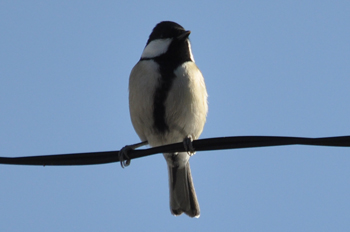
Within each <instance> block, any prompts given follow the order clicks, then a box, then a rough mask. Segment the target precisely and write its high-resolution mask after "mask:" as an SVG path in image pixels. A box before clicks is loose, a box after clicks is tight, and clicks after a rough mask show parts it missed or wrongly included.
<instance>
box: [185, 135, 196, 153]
mask: <svg viewBox="0 0 350 232" xmlns="http://www.w3.org/2000/svg"><path fill="white" fill-rule="evenodd" d="M192 142H193V137H192V135H187V137H186V138H185V139H184V141H183V144H184V147H185V150H186V152H187V154H188V155H189V156H193V155H194V154H196V151H195V150H194V147H193V143H192Z"/></svg>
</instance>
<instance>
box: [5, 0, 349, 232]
mask: <svg viewBox="0 0 350 232" xmlns="http://www.w3.org/2000/svg"><path fill="white" fill-rule="evenodd" d="M349 12H350V2H349V1H302V2H301V1H225V2H220V1H212V2H210V1H181V0H180V1H152V0H150V1H142V2H140V1H132V0H130V1H119V2H118V1H6V0H3V1H1V2H0V29H1V30H0V156H8V157H16V156H34V155H48V154H64V153H73V152H92V151H109V150H119V149H120V148H122V147H123V146H125V145H126V144H132V143H136V142H138V141H139V138H138V137H137V135H136V133H135V132H134V130H133V127H132V125H131V122H130V118H129V110H128V90H127V86H128V77H129V73H130V71H131V69H132V67H133V66H134V65H135V64H136V62H137V61H138V60H139V58H140V55H141V53H142V50H143V48H144V46H145V44H146V41H147V39H148V36H149V34H150V33H151V30H152V29H153V27H154V26H155V25H156V24H157V23H158V22H160V21H162V20H173V21H176V22H177V23H179V24H181V25H182V26H183V27H184V28H185V29H187V30H191V31H192V34H191V36H190V39H191V42H192V48H193V54H194V58H195V60H196V63H197V65H198V67H199V68H200V69H201V71H202V73H203V75H204V77H205V81H206V84H207V89H208V93H209V114H208V119H207V123H206V126H205V128H204V132H203V134H202V136H201V138H209V137H220V136H239V135H276V136H277V135H279V136H306V137H322V136H338V135H339V136H340V135H349V134H350V108H349V103H350V91H349V87H350V13H349ZM191 168H192V174H193V179H194V184H195V187H196V192H197V195H198V199H199V203H200V206H201V217H200V218H199V219H192V218H189V217H187V216H185V215H182V216H180V217H174V216H172V215H171V214H170V210H169V203H168V201H169V196H168V177H167V169H166V163H165V160H164V159H163V157H162V155H155V156H151V157H146V158H142V159H137V160H133V161H132V162H131V166H130V167H128V168H126V169H122V168H121V167H120V165H119V163H113V164H106V165H92V166H79V167H78V166H71V167H40V166H14V165H0V231H7V232H9V231H75V232H76V231H227V230H230V231H348V230H349V229H350V197H349V196H350V148H334V147H312V146H283V147H270V148H253V149H239V150H225V151H215V152H199V153H197V154H196V155H195V156H194V157H192V158H191Z"/></svg>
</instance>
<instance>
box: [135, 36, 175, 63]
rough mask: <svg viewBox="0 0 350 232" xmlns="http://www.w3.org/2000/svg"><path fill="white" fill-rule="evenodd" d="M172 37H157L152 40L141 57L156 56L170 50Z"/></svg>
mask: <svg viewBox="0 0 350 232" xmlns="http://www.w3.org/2000/svg"><path fill="white" fill-rule="evenodd" d="M171 40H172V39H157V40H153V41H151V42H150V43H149V44H148V45H147V46H146V47H145V49H144V50H143V53H142V55H141V58H154V57H157V56H160V55H162V54H164V53H166V51H167V50H168V47H169V45H170V43H171Z"/></svg>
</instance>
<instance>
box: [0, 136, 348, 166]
mask: <svg viewBox="0 0 350 232" xmlns="http://www.w3.org/2000/svg"><path fill="white" fill-rule="evenodd" d="M283 145H314V146H333V147H350V136H338V137H323V138H304V137H283V136H235V137H221V138H209V139H199V140H194V141H193V147H194V149H195V151H210V150H224V149H238V148H251V147H267V146H283ZM183 151H185V148H184V146H183V143H174V144H169V145H165V146H160V147H154V148H149V149H139V150H132V151H130V153H129V154H128V156H129V157H130V159H136V158H141V157H145V156H149V155H154V154H158V153H169V152H183ZM118 152H119V151H103V152H85V153H71V154H57V155H45V156H27V157H0V164H16V165H41V166H60V165H92V164H105V163H113V162H119V158H118Z"/></svg>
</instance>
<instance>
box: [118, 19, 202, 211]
mask: <svg viewBox="0 0 350 232" xmlns="http://www.w3.org/2000/svg"><path fill="white" fill-rule="evenodd" d="M190 33H191V32H190V31H186V30H185V29H184V28H183V27H182V26H180V25H179V24H177V23H175V22H170V21H163V22H160V23H158V24H157V25H156V26H155V27H154V29H153V31H152V33H151V35H150V36H149V39H148V41H147V44H146V47H145V48H144V50H143V53H142V55H141V59H140V60H139V62H138V63H137V64H136V65H135V66H134V68H133V69H132V71H131V74H130V79H129V108H130V116H131V121H132V124H133V126H134V129H135V131H136V133H137V134H138V136H139V137H140V139H141V141H142V143H140V144H135V145H136V146H133V145H131V146H127V147H128V149H130V148H131V149H134V148H136V147H138V145H145V144H147V143H148V144H149V145H150V146H152V147H156V146H161V145H166V144H171V143H178V142H184V145H185V147H187V148H188V151H189V152H177V153H165V154H164V157H165V159H166V162H167V164H168V173H169V192H170V209H171V213H172V214H173V215H180V214H182V213H183V212H184V213H185V214H187V215H188V216H190V217H199V215H200V209H199V204H198V200H197V196H196V192H195V189H194V186H193V181H192V175H191V169H190V164H189V158H190V156H191V155H192V154H194V153H193V148H192V147H191V145H192V140H193V139H197V138H198V137H199V135H200V134H201V133H202V131H203V127H204V124H205V121H206V116H207V111H208V104H207V91H206V87H205V83H204V79H203V76H202V73H201V71H200V70H199V69H198V67H197V65H196V64H195V63H194V59H193V55H192V51H191V44H190V41H189V38H188V37H189V35H190ZM191 151H192V152H191ZM123 152H125V149H124V150H123V151H122V153H123ZM122 164H123V163H122ZM124 164H125V163H124Z"/></svg>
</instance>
